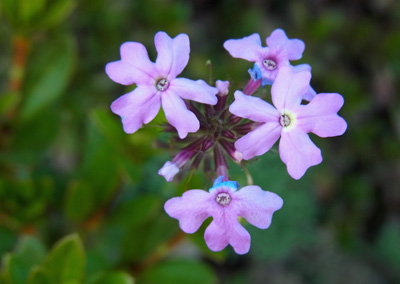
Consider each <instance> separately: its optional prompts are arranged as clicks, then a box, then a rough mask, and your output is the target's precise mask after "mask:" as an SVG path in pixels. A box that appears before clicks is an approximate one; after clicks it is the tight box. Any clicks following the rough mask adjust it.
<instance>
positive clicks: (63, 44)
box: [20, 36, 76, 121]
mask: <svg viewBox="0 0 400 284" xmlns="http://www.w3.org/2000/svg"><path fill="white" fill-rule="evenodd" d="M42 52H43V53H42V54H40V58H39V59H37V60H33V62H32V64H33V66H34V67H35V68H36V69H33V70H34V71H35V72H36V76H35V77H36V78H35V80H33V79H32V78H31V79H29V78H28V79H27V81H28V83H27V86H26V87H25V88H24V92H23V96H24V98H25V100H24V101H23V105H22V108H21V113H20V115H21V120H22V121H27V120H29V119H31V118H32V117H33V116H34V115H36V114H37V113H38V112H40V111H42V110H43V109H44V108H46V107H48V106H49V105H50V104H51V103H53V102H54V101H56V100H57V99H58V98H59V97H60V96H61V95H62V94H63V93H64V91H65V90H66V87H67V84H68V81H69V79H70V77H71V74H72V70H73V67H74V62H75V53H76V48H75V42H74V40H73V39H72V38H71V37H69V36H63V37H60V38H59V39H57V40H54V41H53V42H51V43H47V46H46V48H43V49H42Z"/></svg>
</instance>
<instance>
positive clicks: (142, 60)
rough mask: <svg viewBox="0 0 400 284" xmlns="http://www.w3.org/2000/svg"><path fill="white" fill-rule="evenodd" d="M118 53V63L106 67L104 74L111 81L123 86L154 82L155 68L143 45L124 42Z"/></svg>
mask: <svg viewBox="0 0 400 284" xmlns="http://www.w3.org/2000/svg"><path fill="white" fill-rule="evenodd" d="M120 53H121V60H120V61H114V62H110V63H108V64H107V65H106V73H107V75H108V76H109V77H110V78H111V80H113V81H114V82H117V83H120V84H123V85H132V84H138V83H139V84H141V83H143V84H150V83H151V82H153V81H154V74H155V66H154V63H153V62H151V61H150V59H149V56H148V54H147V50H146V47H144V45H142V44H141V43H138V42H125V43H123V44H122V45H121V48H120Z"/></svg>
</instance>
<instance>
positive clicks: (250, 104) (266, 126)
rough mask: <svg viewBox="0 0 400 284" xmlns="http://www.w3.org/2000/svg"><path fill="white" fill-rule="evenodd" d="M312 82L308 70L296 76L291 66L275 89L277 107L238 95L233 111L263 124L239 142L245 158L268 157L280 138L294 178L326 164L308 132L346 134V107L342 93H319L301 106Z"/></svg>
mask: <svg viewBox="0 0 400 284" xmlns="http://www.w3.org/2000/svg"><path fill="white" fill-rule="evenodd" d="M310 79H311V73H310V72H308V71H302V72H297V73H295V72H294V71H293V70H292V69H291V68H290V67H282V68H281V70H280V72H279V74H278V76H277V77H276V79H275V82H274V84H273V85H272V88H271V95H272V102H273V104H274V105H275V107H276V108H275V107H273V106H272V105H270V104H269V103H267V102H265V101H263V100H262V99H260V98H257V97H250V96H246V95H244V94H243V93H242V92H240V91H236V92H235V101H234V102H233V103H232V105H231V106H230V108H229V110H230V112H231V113H233V114H235V115H237V116H240V117H243V118H248V119H250V120H253V121H256V122H259V123H260V126H259V127H257V128H256V129H254V130H252V131H251V132H249V133H248V134H246V135H245V136H243V137H241V138H240V139H239V140H237V141H236V143H235V147H236V149H237V150H238V151H239V152H241V153H242V154H243V158H244V159H246V160H248V159H251V158H253V157H254V156H259V155H262V154H264V153H265V152H267V151H268V150H269V149H270V148H271V147H272V146H273V145H274V144H275V142H276V141H277V140H278V139H279V137H280V138H281V140H280V142H279V154H280V157H281V159H282V161H283V162H284V163H285V164H286V166H287V170H288V173H289V174H290V176H292V177H293V178H294V179H299V178H301V177H302V176H303V175H304V173H305V172H306V170H307V169H308V168H309V167H310V166H313V165H317V164H319V163H321V162H322V156H321V151H320V149H319V148H317V146H315V145H314V143H313V142H312V141H311V140H310V138H309V137H308V135H307V133H310V132H312V133H314V134H316V135H318V136H320V137H332V136H338V135H342V134H343V133H344V132H345V131H346V128H347V124H346V121H345V120H344V119H343V118H342V117H340V116H338V115H337V112H338V111H339V109H340V108H341V107H342V105H343V97H342V96H341V95H339V94H334V93H327V94H318V95H316V96H315V97H314V98H313V99H312V100H311V101H310V102H309V103H308V104H307V105H301V100H302V96H303V94H304V93H305V92H307V90H308V88H309V82H310Z"/></svg>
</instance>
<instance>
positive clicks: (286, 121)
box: [280, 114, 291, 127]
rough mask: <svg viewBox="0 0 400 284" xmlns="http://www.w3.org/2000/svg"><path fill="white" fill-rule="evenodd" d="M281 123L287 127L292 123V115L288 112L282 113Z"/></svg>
mask: <svg viewBox="0 0 400 284" xmlns="http://www.w3.org/2000/svg"><path fill="white" fill-rule="evenodd" d="M280 123H281V125H282V126H283V127H287V126H289V125H290V123H291V120H290V116H288V115H287V114H282V115H281V119H280Z"/></svg>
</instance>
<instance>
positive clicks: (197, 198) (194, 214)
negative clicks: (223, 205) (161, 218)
mask: <svg viewBox="0 0 400 284" xmlns="http://www.w3.org/2000/svg"><path fill="white" fill-rule="evenodd" d="M210 203H215V202H214V200H212V199H211V200H210V194H209V193H208V192H207V191H204V190H200V189H192V190H188V191H186V192H185V193H184V194H183V195H182V197H174V198H171V199H169V200H168V201H167V202H166V203H165V205H164V209H165V212H167V214H168V215H169V216H171V217H172V218H175V219H178V220H179V226H180V227H181V229H182V231H184V232H185V233H188V234H192V233H194V232H196V231H197V230H198V229H199V228H200V226H201V224H203V222H204V220H206V219H207V218H208V217H209V216H210V214H209V213H208V206H209V204H210Z"/></svg>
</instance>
